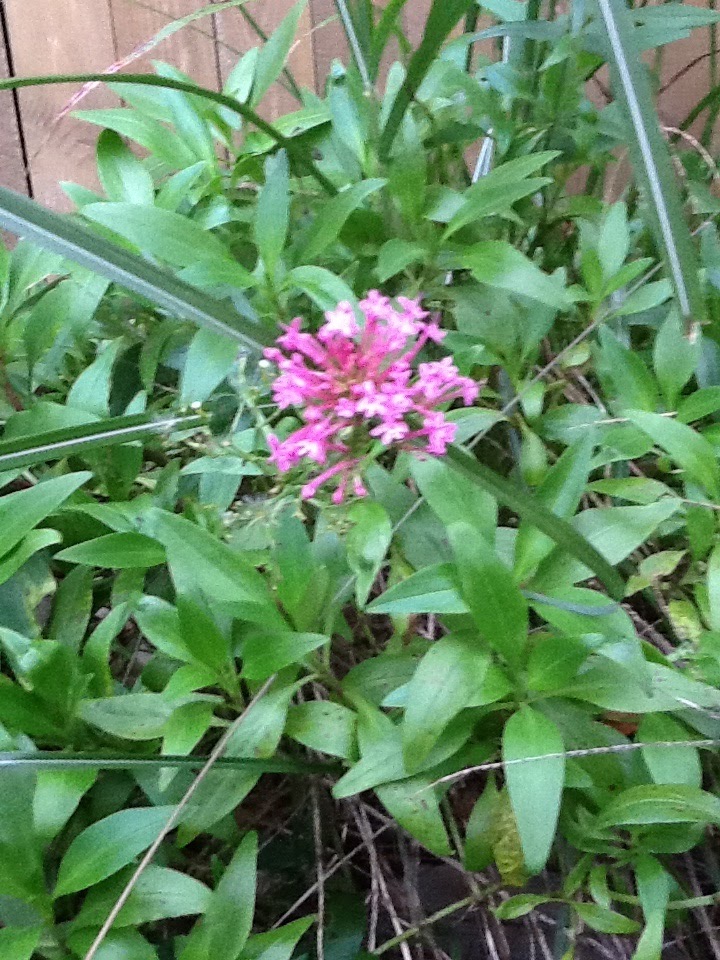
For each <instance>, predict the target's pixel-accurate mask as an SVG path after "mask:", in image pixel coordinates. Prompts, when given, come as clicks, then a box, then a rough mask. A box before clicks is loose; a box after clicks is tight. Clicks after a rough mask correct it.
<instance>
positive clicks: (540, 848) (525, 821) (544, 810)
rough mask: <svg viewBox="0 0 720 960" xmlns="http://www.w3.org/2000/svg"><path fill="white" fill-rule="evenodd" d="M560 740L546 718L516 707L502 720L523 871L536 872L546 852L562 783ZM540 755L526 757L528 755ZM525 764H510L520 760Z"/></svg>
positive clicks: (550, 842)
mask: <svg viewBox="0 0 720 960" xmlns="http://www.w3.org/2000/svg"><path fill="white" fill-rule="evenodd" d="M564 750H565V745H564V743H563V738H562V735H561V733H560V731H559V730H558V728H557V726H556V725H555V724H554V723H553V721H552V720H550V719H548V717H546V716H545V715H544V714H542V713H540V712H539V711H537V710H534V709H533V708H532V707H527V706H524V707H521V708H520V710H518V711H517V713H514V714H513V715H512V716H511V717H510V719H509V720H508V721H507V723H506V724H505V730H504V731H503V762H504V763H505V778H506V782H507V787H508V791H509V793H510V801H511V803H512V808H513V811H514V813H515V819H516V821H517V827H518V831H519V833H520V840H521V841H522V848H523V855H524V857H525V863H526V864H527V867H528V869H529V870H530V871H531V872H532V873H539V872H540V871H541V870H542V869H543V867H544V866H545V863H546V862H547V858H548V856H549V855H550V849H551V847H552V842H553V839H554V837H555V828H556V826H557V821H558V816H559V814H560V801H561V799H562V792H563V784H564V781H565V758H564V757H563V756H550V757H547V758H545V755H546V754H562V753H563V752H564ZM533 757H542V758H543V759H539V760H532V759H529V758H533ZM523 760H526V761H528V762H524V763H523V762H513V761H523Z"/></svg>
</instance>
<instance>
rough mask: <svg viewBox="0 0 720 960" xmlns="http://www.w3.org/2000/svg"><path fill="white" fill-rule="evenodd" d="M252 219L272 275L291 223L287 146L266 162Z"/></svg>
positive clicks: (263, 258)
mask: <svg viewBox="0 0 720 960" xmlns="http://www.w3.org/2000/svg"><path fill="white" fill-rule="evenodd" d="M253 223H254V230H255V243H256V245H257V248H258V253H259V254H260V259H261V260H262V262H263V264H264V265H265V269H266V270H267V272H268V274H269V275H270V277H273V276H274V274H275V270H276V268H277V265H278V261H279V260H280V257H281V256H282V252H283V250H284V249H285V243H286V242H287V235H288V227H289V224H290V167H289V164H288V158H287V154H286V153H285V151H284V150H281V151H279V152H278V153H276V154H275V155H274V156H271V157H268V159H267V161H266V162H265V185H264V186H263V188H262V190H261V191H260V195H259V197H258V201H257V209H256V211H255V216H254V219H253Z"/></svg>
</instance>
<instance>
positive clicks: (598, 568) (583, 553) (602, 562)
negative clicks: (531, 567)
mask: <svg viewBox="0 0 720 960" xmlns="http://www.w3.org/2000/svg"><path fill="white" fill-rule="evenodd" d="M447 457H448V460H449V461H450V463H451V465H452V466H453V467H454V468H455V469H456V470H458V471H459V472H460V473H462V474H464V475H465V476H466V477H468V478H469V479H470V480H472V481H473V482H474V483H476V484H477V485H478V486H480V487H482V488H483V489H484V490H487V491H488V493H491V494H492V495H493V497H495V499H496V500H497V501H498V503H502V504H503V505H504V506H506V507H509V508H510V509H511V510H513V511H514V512H515V513H516V514H517V515H518V516H519V517H522V519H523V520H527V521H528V523H531V524H534V526H536V527H537V528H538V530H540V531H541V532H542V533H544V534H546V535H547V536H548V537H550V539H551V540H553V541H554V542H555V543H556V544H557V545H558V546H559V547H562V548H563V549H564V550H567V551H568V553H571V554H572V555H573V556H575V557H577V559H578V560H580V561H581V562H582V563H584V564H585V566H586V567H589V568H590V569H591V570H592V571H593V573H594V574H595V575H596V576H597V577H598V579H600V580H601V581H602V582H603V583H604V584H605V587H606V588H607V591H608V593H609V594H610V596H611V597H612V598H613V599H614V600H618V601H620V600H622V599H623V596H624V594H625V584H624V582H623V579H622V577H621V576H620V574H619V573H618V572H617V571H616V570H615V568H614V567H612V566H611V565H610V564H609V563H608V562H607V560H606V559H605V558H604V557H603V556H602V555H601V554H600V553H598V551H597V550H596V549H595V547H593V546H592V545H591V544H590V543H588V541H587V540H586V539H585V538H584V537H582V536H581V535H580V534H579V533H578V532H577V530H575V528H574V527H572V526H570V524H569V523H567V522H566V521H565V520H563V519H561V518H560V517H558V516H556V515H555V514H554V513H550V511H548V510H546V509H545V508H544V507H543V506H541V505H540V504H539V503H538V502H537V500H536V499H534V498H533V497H529V496H528V495H527V492H526V491H524V490H522V489H521V488H520V487H517V486H516V485H515V484H514V483H511V481H509V480H506V479H505V478H504V477H501V476H500V475H499V474H497V473H495V472H494V471H493V470H490V469H489V467H486V466H485V465H484V464H482V463H479V462H478V461H477V460H476V459H475V457H473V456H472V455H471V454H469V453H466V452H465V451H464V450H462V449H461V448H460V447H457V446H451V447H449V449H448V453H447Z"/></svg>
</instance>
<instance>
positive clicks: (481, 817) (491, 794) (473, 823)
mask: <svg viewBox="0 0 720 960" xmlns="http://www.w3.org/2000/svg"><path fill="white" fill-rule="evenodd" d="M498 796H499V793H498V789H497V787H496V786H495V780H494V779H493V777H492V775H491V776H490V777H489V778H488V781H487V784H486V786H485V789H484V790H483V792H482V793H481V794H480V796H479V797H478V799H477V801H476V803H475V806H474V807H473V809H472V813H471V814H470V818H469V820H468V822H467V826H466V828H465V869H466V870H472V871H473V872H474V873H475V872H479V871H481V870H487V868H488V867H489V866H490V864H491V863H492V862H493V842H492V832H493V826H494V824H495V823H496V820H497V803H498Z"/></svg>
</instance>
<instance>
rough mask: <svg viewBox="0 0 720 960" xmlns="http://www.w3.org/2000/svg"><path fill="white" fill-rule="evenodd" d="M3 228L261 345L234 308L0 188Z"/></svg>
mask: <svg viewBox="0 0 720 960" xmlns="http://www.w3.org/2000/svg"><path fill="white" fill-rule="evenodd" d="M0 226H2V227H4V228H5V229H6V230H9V231H10V232H11V233H14V234H16V235H17V236H19V237H23V238H24V239H26V240H30V241H32V242H33V243H35V244H37V245H38V246H39V247H42V248H43V249H45V250H50V251H52V252H53V253H59V254H60V255H61V256H63V257H67V259H68V260H73V261H74V262H75V263H78V264H80V266H83V267H87V268H88V269H90V270H92V271H93V272H95V273H98V274H100V275H101V276H103V277H106V278H107V279H108V280H112V281H113V283H117V284H119V285H120V286H122V287H126V288H127V289H128V290H132V291H133V293H137V294H139V295H140V296H142V297H147V299H148V300H151V301H152V302H153V303H155V304H157V305H158V306H159V307H162V308H163V309H165V310H167V311H168V312H169V313H170V314H172V315H173V316H175V317H180V318H185V319H188V320H192V321H193V322H194V323H196V324H198V325H199V326H202V327H207V328H208V329H210V330H214V331H215V332H216V333H221V334H223V335H224V336H227V337H232V338H234V339H235V340H237V341H239V342H240V343H242V344H243V346H245V347H246V348H247V349H249V350H252V351H253V352H256V353H257V352H259V351H260V350H261V349H262V344H261V343H260V341H259V340H258V339H257V337H258V332H257V331H256V328H255V327H254V325H253V324H251V323H249V322H248V321H247V320H245V319H244V318H243V317H241V316H240V315H239V314H238V313H236V312H235V310H233V308H232V307H230V306H228V305H227V304H225V303H221V302H220V301H219V300H215V299H214V298H213V297H210V296H208V295H207V294H204V293H202V292H200V291H199V290H197V289H196V288H195V287H191V286H190V285H189V284H187V283H184V282H183V281H182V280H178V279H177V277H174V276H173V275H172V274H171V273H169V272H166V271H164V270H160V269H158V268H157V267H155V266H153V265H152V264H151V263H148V261H147V260H144V259H143V258H142V257H139V256H137V255H135V254H133V253H130V252H129V251H128V250H123V249H122V248H121V247H118V246H116V245H115V244H114V243H110V242H109V241H107V240H105V239H103V238H102V237H100V236H98V235H97V234H96V233H93V232H91V231H90V230H87V229H86V228H85V227H83V226H81V225H80V224H79V223H77V222H75V221H73V220H72V219H70V218H68V217H65V216H61V215H59V214H57V213H53V212H52V211H50V210H46V209H45V208H44V207H42V206H40V204H39V203H35V201H34V200H30V199H29V198H28V197H23V196H21V195H20V194H19V193H15V192H14V191H12V190H7V189H5V188H4V187H0Z"/></svg>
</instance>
